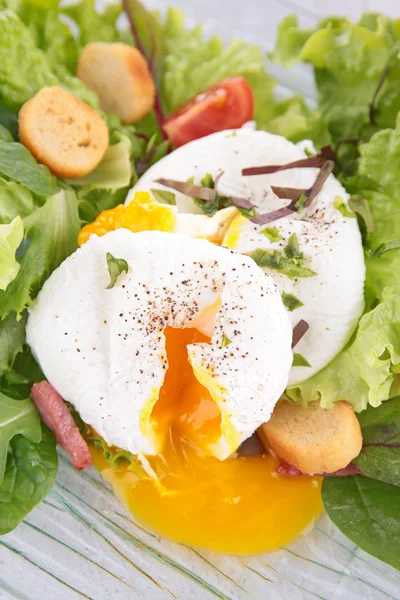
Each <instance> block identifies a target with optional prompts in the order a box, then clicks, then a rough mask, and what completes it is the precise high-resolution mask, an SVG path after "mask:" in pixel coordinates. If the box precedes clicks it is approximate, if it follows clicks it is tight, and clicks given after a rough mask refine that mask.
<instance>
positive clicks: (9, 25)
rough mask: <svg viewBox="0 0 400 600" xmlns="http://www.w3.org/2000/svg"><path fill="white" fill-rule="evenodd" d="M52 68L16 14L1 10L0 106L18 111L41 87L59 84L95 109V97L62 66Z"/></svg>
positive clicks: (96, 102)
mask: <svg viewBox="0 0 400 600" xmlns="http://www.w3.org/2000/svg"><path fill="white" fill-rule="evenodd" d="M54 69H55V70H53V67H52V65H51V62H50V59H49V57H48V56H47V54H46V53H45V52H44V51H43V50H41V49H40V48H38V47H37V45H36V44H35V40H34V38H33V36H32V33H31V32H30V31H29V29H28V28H27V27H26V26H25V25H24V23H23V22H22V21H21V19H20V18H19V17H18V16H17V15H16V13H14V12H13V11H11V10H9V9H6V10H2V11H0V103H3V102H4V104H5V105H6V106H7V107H8V109H10V110H11V111H14V112H17V111H18V110H19V109H20V108H21V106H22V104H24V103H25V102H26V101H27V100H29V99H30V98H31V97H32V96H33V95H34V94H35V93H36V92H38V91H39V90H40V89H41V88H43V87H46V86H52V85H61V86H62V87H64V88H65V89H67V90H68V91H70V92H71V93H73V94H75V95H76V96H78V97H79V98H81V99H82V100H84V101H85V102H87V103H88V104H90V105H91V106H93V107H97V105H98V99H97V96H96V94H94V93H93V92H90V91H89V90H87V88H86V87H85V86H84V85H83V83H82V82H81V81H80V80H79V79H77V78H76V77H73V76H72V75H71V74H70V73H69V72H68V70H67V68H66V67H65V66H60V67H58V68H55V67H54ZM55 71H57V72H55Z"/></svg>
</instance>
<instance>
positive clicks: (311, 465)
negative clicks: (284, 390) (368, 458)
mask: <svg viewBox="0 0 400 600" xmlns="http://www.w3.org/2000/svg"><path fill="white" fill-rule="evenodd" d="M259 433H260V435H261V437H262V438H263V439H266V441H267V444H268V446H269V447H270V448H271V449H272V450H273V451H274V452H275V453H276V454H277V455H278V456H279V457H280V458H283V459H284V460H286V461H287V462H288V463H290V464H291V465H294V466H295V467H297V468H298V469H299V470H300V471H302V472H303V473H307V474H309V475H314V474H316V473H333V472H334V471H337V470H338V469H342V468H344V467H346V466H347V465H348V464H349V463H350V462H351V461H352V460H353V458H355V457H356V456H358V454H359V453H360V450H361V447H362V435H361V428H360V424H359V422H358V420H357V417H356V415H355V414H354V411H353V409H352V407H351V406H350V404H348V403H347V402H337V403H336V404H335V405H334V407H333V408H330V409H327V408H321V406H320V403H319V402H310V404H308V406H301V405H299V404H291V403H290V402H280V403H279V404H277V405H276V407H275V410H274V412H273V413H272V417H271V419H270V420H269V421H268V423H265V424H264V425H262V426H261V427H260V430H259Z"/></svg>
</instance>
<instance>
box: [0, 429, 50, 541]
mask: <svg viewBox="0 0 400 600" xmlns="http://www.w3.org/2000/svg"><path fill="white" fill-rule="evenodd" d="M39 430H40V421H39ZM57 465H58V458H57V452H56V440H55V437H54V435H53V433H52V432H51V431H50V430H49V429H48V428H47V427H46V426H45V425H44V424H43V423H42V432H41V437H40V438H39V441H38V442H35V441H30V440H29V439H27V438H26V437H24V436H22V435H16V436H14V437H13V438H12V440H11V443H10V445H9V447H8V453H7V463H6V469H5V472H4V477H3V481H2V483H1V484H0V535H4V534H5V533H8V532H9V531H12V530H13V529H14V528H15V527H16V526H17V525H18V524H19V523H20V522H21V521H22V520H23V519H24V518H25V517H26V515H27V514H28V513H29V512H30V511H31V510H32V509H33V508H34V507H35V506H36V505H37V504H39V503H40V502H41V501H42V500H43V499H44V498H45V497H46V496H47V494H48V493H49V492H50V490H51V488H52V487H53V484H54V481H55V479H56V475H57Z"/></svg>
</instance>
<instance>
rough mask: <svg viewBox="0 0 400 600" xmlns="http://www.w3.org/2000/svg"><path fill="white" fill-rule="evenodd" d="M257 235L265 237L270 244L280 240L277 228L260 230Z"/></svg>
mask: <svg viewBox="0 0 400 600" xmlns="http://www.w3.org/2000/svg"><path fill="white" fill-rule="evenodd" d="M259 233H261V234H262V235H265V237H267V238H268V239H269V241H270V242H279V240H281V239H282V236H281V232H280V231H279V229H278V228H277V227H266V228H265V229H262V230H261V231H260V232H259Z"/></svg>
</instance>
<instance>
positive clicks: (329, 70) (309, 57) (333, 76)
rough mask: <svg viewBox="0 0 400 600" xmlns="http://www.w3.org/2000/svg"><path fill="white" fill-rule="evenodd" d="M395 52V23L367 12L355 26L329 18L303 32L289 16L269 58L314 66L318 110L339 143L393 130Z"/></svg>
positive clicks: (399, 89) (397, 104) (399, 47)
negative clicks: (381, 129)
mask: <svg viewBox="0 0 400 600" xmlns="http://www.w3.org/2000/svg"><path fill="white" fill-rule="evenodd" d="M399 51H400V21H399V20H397V21H391V20H390V19H388V18H387V17H384V16H383V15H376V14H371V13H367V14H365V15H364V16H363V17H362V19H361V20H360V21H359V23H357V24H355V23H352V22H350V21H349V20H347V19H345V18H336V17H329V18H327V19H324V20H323V21H321V22H320V23H319V25H318V26H317V28H315V29H306V30H304V29H301V28H300V27H299V25H298V21H297V18H296V17H295V16H292V15H291V16H288V17H286V19H284V20H283V21H282V23H281V25H280V27H279V31H278V39H277V43H276V47H275V49H274V51H273V52H272V53H271V59H272V60H274V61H275V62H279V63H280V64H282V65H283V66H286V67H290V66H292V65H294V64H295V63H296V62H298V61H304V62H308V63H311V64H312V65H313V67H314V72H315V80H316V85H317V91H318V106H319V110H320V112H321V114H322V117H323V119H324V121H325V122H326V124H327V126H328V128H329V131H330V133H331V135H332V138H333V140H334V142H339V141H341V140H345V139H349V138H361V139H368V137H369V136H370V134H371V133H372V132H373V131H374V130H376V128H378V127H392V126H394V124H395V119H396V115H397V112H398V110H399V109H400V84H399V73H400V55H399ZM386 69H387V71H386ZM385 75H386V77H385ZM381 78H383V80H382V86H381V87H379V84H380V81H381ZM371 105H373V107H372V109H371Z"/></svg>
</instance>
